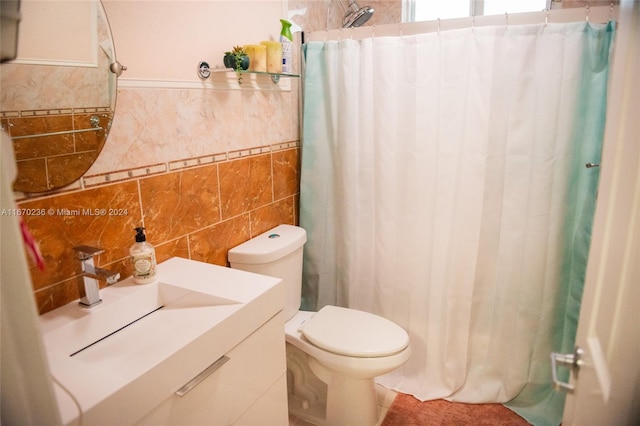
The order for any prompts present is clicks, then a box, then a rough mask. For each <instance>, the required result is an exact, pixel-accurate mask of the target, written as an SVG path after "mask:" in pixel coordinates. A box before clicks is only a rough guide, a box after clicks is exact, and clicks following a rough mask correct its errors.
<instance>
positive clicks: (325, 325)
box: [300, 306, 409, 358]
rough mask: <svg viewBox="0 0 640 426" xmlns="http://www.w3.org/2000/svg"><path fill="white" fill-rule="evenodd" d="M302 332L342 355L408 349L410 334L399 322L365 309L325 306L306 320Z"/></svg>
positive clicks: (381, 354) (372, 354)
mask: <svg viewBox="0 0 640 426" xmlns="http://www.w3.org/2000/svg"><path fill="white" fill-rule="evenodd" d="M300 332H301V334H302V335H303V336H304V337H305V338H306V339H307V340H308V341H309V342H311V343H312V344H314V345H315V346H317V347H319V348H321V349H323V350H325V351H328V352H332V353H334V354H338V355H346V356H352V357H366V358H374V357H385V356H390V355H393V354H396V353H398V352H400V351H402V350H404V349H405V348H406V347H407V346H408V345H409V336H408V334H407V332H406V331H404V329H402V327H400V326H398V325H397V324H395V323H393V322H391V321H389V320H387V319H385V318H382V317H380V316H378V315H374V314H371V313H368V312H364V311H358V310H355V309H348V308H341V307H338V306H325V307H324V308H322V309H320V310H319V311H318V312H317V313H316V314H315V315H314V316H313V318H311V319H309V320H308V321H306V322H305V323H304V324H303V325H302V327H301V329H300Z"/></svg>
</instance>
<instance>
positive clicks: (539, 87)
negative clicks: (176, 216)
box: [300, 22, 614, 424]
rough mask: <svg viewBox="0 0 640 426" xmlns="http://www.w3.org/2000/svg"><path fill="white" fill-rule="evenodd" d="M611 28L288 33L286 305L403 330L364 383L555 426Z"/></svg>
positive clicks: (581, 267) (594, 172)
mask: <svg viewBox="0 0 640 426" xmlns="http://www.w3.org/2000/svg"><path fill="white" fill-rule="evenodd" d="M613 28H614V26H613V25H612V24H611V23H610V24H607V25H592V24H589V23H587V22H581V23H571V24H548V25H543V24H541V25H527V26H508V27H504V26H503V27H475V28H468V29H464V30H454V31H442V32H439V33H429V34H420V35H412V36H403V37H375V38H370V39H364V40H361V41H358V40H351V39H345V40H337V41H324V42H309V43H307V44H306V45H305V61H306V69H305V79H304V118H303V141H302V175H301V201H300V211H301V213H300V224H301V226H302V227H304V228H305V229H306V230H307V232H308V242H307V245H306V246H305V265H304V302H303V308H309V309H318V308H320V307H321V306H324V305H327V304H334V305H341V306H348V307H351V308H355V309H361V310H365V311H369V312H373V313H376V314H379V315H382V316H384V317H386V318H388V319H391V320H393V321H395V322H396V323H398V324H399V325H401V326H402V327H404V328H405V329H406V330H407V331H408V332H409V335H410V337H411V346H412V351H413V352H412V356H411V358H410V360H409V361H408V362H407V363H406V364H405V365H404V366H402V367H401V368H399V369H398V370H396V371H394V372H392V373H390V374H388V375H386V376H384V377H381V378H379V379H378V381H379V382H381V383H382V384H384V385H386V386H388V387H390V388H393V389H396V390H399V391H402V392H405V393H409V394H413V395H415V396H416V397H417V398H419V399H422V400H427V399H435V398H446V399H449V400H453V401H463V402H472V403H473V402H476V403H480V402H505V403H506V402H508V401H511V402H510V403H509V406H510V407H511V408H512V409H514V410H516V411H517V412H519V413H520V414H521V415H523V416H525V417H526V418H527V419H528V420H529V421H531V422H533V423H534V424H558V423H559V421H560V419H561V415H562V406H563V401H564V398H563V396H562V395H560V394H558V393H555V392H554V391H553V390H552V388H551V384H550V382H551V373H550V366H549V353H550V352H551V351H556V352H560V351H563V352H572V345H573V340H574V336H575V329H576V321H577V316H578V314H579V308H580V298H581V292H582V284H583V278H584V271H585V267H586V259H587V252H588V248H589V240H590V230H591V220H592V217H593V210H594V206H595V197H596V190H597V183H598V173H599V171H598V168H586V167H585V164H586V163H599V161H600V152H601V144H602V136H603V129H604V116H605V115H604V114H605V103H606V87H607V72H608V62H609V54H610V47H611V43H612V38H613Z"/></svg>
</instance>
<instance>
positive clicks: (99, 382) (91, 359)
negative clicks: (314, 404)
mask: <svg viewBox="0 0 640 426" xmlns="http://www.w3.org/2000/svg"><path fill="white" fill-rule="evenodd" d="M279 282H280V280H278V279H276V278H271V277H265V276H261V275H256V274H251V273H246V272H243V271H237V270H233V269H230V268H225V267H221V266H216V265H210V264H206V263H202V262H196V261H193V260H187V259H181V258H173V259H170V260H168V261H166V262H164V263H162V264H159V265H158V282H157V283H154V284H135V283H134V282H133V280H132V279H131V278H128V279H126V280H123V281H121V282H120V283H118V284H115V285H113V286H111V287H107V288H105V289H102V290H101V291H100V296H101V298H102V303H100V304H99V305H96V306H94V307H91V308H85V307H81V306H79V305H78V303H77V302H73V303H70V304H68V305H66V306H63V307H61V308H58V309H56V310H54V311H51V312H49V313H47V314H44V315H42V316H41V318H40V320H41V321H40V322H41V329H42V331H43V340H44V344H45V350H46V352H47V358H48V360H49V366H50V369H51V373H52V375H53V376H54V379H55V380H54V383H56V385H55V386H54V387H55V390H56V394H57V395H58V400H59V402H60V404H59V405H60V408H61V414H62V417H63V422H64V423H65V424H74V423H75V422H78V421H79V415H78V410H77V409H74V407H73V405H74V404H70V403H69V400H70V398H69V397H68V394H71V395H72V398H71V400H73V399H75V400H76V401H77V403H78V405H79V406H80V407H81V408H80V409H81V410H82V417H81V418H82V422H83V423H87V424H94V423H95V424H100V423H102V424H123V423H132V422H133V421H134V420H135V419H139V418H141V417H142V416H143V415H144V414H145V413H147V412H149V411H150V410H151V409H153V408H154V407H155V406H156V405H158V404H159V403H160V402H161V401H163V400H164V399H166V398H167V397H168V396H169V395H171V394H173V393H174V392H176V390H177V389H179V388H180V387H182V386H183V385H184V384H185V383H186V382H188V381H189V380H191V379H192V378H193V377H195V376H196V375H197V374H198V373H199V372H200V371H202V370H203V369H204V368H206V367H207V366H208V365H210V364H211V363H213V362H214V361H215V360H216V359H218V358H220V357H221V356H223V355H224V354H225V353H226V352H228V351H229V350H231V349H232V348H233V347H234V346H235V345H237V344H238V343H239V342H240V341H242V340H243V339H244V338H246V337H247V336H248V335H249V334H251V333H252V332H253V331H254V330H256V329H257V328H258V327H260V326H261V325H262V324H263V323H265V322H266V321H268V320H269V319H270V318H271V317H272V316H273V315H275V314H276V313H277V312H278V311H279V310H281V309H282V300H283V299H284V296H283V290H282V289H281V286H280V285H279ZM64 401H67V402H66V403H65V402H64ZM134 401H135V402H134ZM65 407H66V408H65Z"/></svg>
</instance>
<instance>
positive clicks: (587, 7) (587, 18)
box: [585, 4, 589, 22]
mask: <svg viewBox="0 0 640 426" xmlns="http://www.w3.org/2000/svg"><path fill="white" fill-rule="evenodd" d="M585 9H586V12H587V16H586V17H585V21H586V22H589V4H587V6H586V7H585Z"/></svg>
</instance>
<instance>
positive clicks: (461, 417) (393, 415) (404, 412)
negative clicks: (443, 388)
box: [381, 393, 529, 426]
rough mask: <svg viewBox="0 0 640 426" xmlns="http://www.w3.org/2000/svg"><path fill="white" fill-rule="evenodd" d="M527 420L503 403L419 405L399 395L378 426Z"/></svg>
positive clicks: (503, 424)
mask: <svg viewBox="0 0 640 426" xmlns="http://www.w3.org/2000/svg"><path fill="white" fill-rule="evenodd" d="M528 424H529V423H527V421H526V420H524V419H523V418H522V417H520V416H518V415H517V414H516V413H514V412H513V411H511V410H509V409H508V408H506V407H504V406H503V405H502V404H462V403H454V402H449V401H445V400H442V399H437V400H434V401H425V402H421V401H419V400H417V399H416V398H414V397H413V396H411V395H407V394H403V393H399V394H398V396H396V398H395V399H394V401H393V403H392V404H391V407H389V411H387V415H386V416H385V418H384V420H383V421H382V424H381V426H432V425H443V426H444V425H447V426H448V425H460V426H462V425H474V426H476V425H487V426H489V425H491V426H496V425H501V426H507V425H508V426H512V425H514V426H520V425H523V426H524V425H528Z"/></svg>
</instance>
